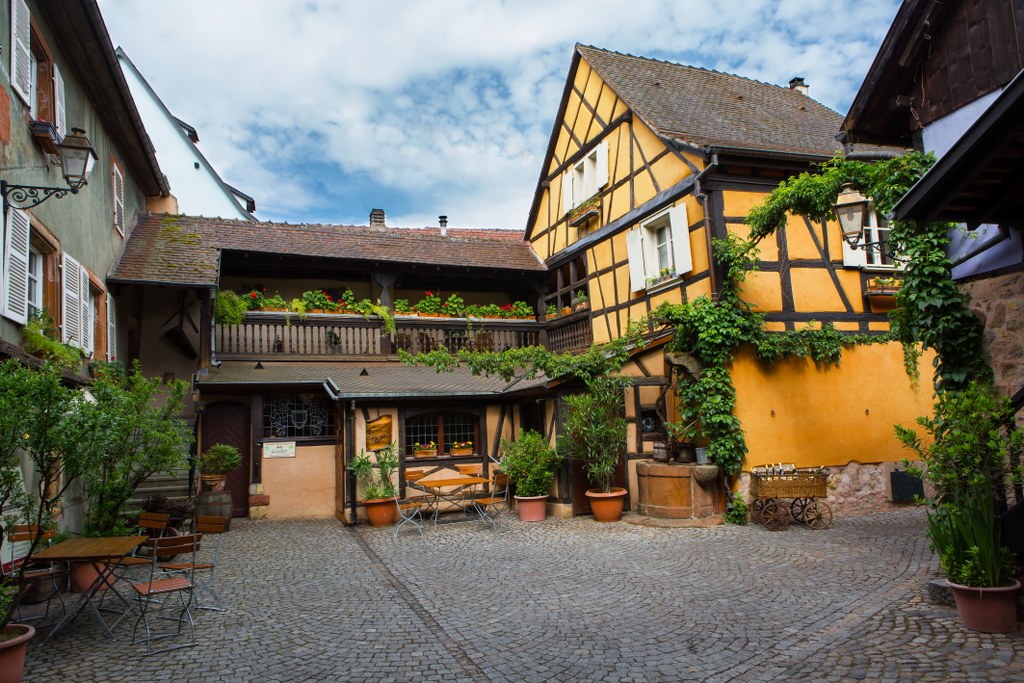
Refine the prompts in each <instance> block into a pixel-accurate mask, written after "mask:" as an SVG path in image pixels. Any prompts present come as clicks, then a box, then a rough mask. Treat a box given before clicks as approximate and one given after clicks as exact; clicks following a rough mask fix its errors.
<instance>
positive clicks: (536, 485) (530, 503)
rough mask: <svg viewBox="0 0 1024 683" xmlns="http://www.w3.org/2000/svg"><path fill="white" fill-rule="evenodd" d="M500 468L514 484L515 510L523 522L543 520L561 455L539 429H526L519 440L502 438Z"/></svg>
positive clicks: (560, 461) (560, 463) (560, 462)
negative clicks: (537, 430)
mask: <svg viewBox="0 0 1024 683" xmlns="http://www.w3.org/2000/svg"><path fill="white" fill-rule="evenodd" d="M501 451H502V456H501V469H502V470H503V471H504V472H505V473H506V474H508V480H509V483H510V484H511V485H512V486H513V487H515V492H516V493H515V499H516V510H517V511H518V512H519V519H520V520H521V521H523V522H543V521H544V518H545V517H546V516H547V499H548V492H549V491H550V490H551V484H553V483H554V481H555V475H556V474H558V468H559V467H560V466H561V465H562V460H563V458H562V455H561V454H560V453H559V452H558V451H557V450H555V449H554V448H551V446H550V445H549V444H548V442H547V439H545V438H544V437H543V436H541V435H540V434H539V433H538V432H535V431H532V430H528V431H525V432H523V433H522V434H521V435H520V436H519V438H518V439H517V440H516V441H506V440H504V439H502V440H501Z"/></svg>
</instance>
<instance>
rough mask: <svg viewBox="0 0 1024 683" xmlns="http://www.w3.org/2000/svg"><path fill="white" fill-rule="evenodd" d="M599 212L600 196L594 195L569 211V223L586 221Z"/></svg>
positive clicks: (576, 223)
mask: <svg viewBox="0 0 1024 683" xmlns="http://www.w3.org/2000/svg"><path fill="white" fill-rule="evenodd" d="M600 214H601V196H600V195H594V196H593V197H591V198H590V199H588V200H586V201H585V202H583V203H582V204H580V205H579V206H577V207H576V208H574V209H573V210H572V211H570V212H569V225H572V226H576V225H580V224H582V223H586V222H587V221H589V220H590V219H591V218H594V217H596V216H599V215H600Z"/></svg>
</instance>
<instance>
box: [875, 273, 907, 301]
mask: <svg viewBox="0 0 1024 683" xmlns="http://www.w3.org/2000/svg"><path fill="white" fill-rule="evenodd" d="M902 286H903V280H901V279H900V278H896V277H882V276H879V277H873V278H870V279H869V280H868V284H867V288H868V295H869V296H872V295H875V294H881V295H886V296H892V295H894V294H895V293H896V292H898V291H899V290H900V287H902Z"/></svg>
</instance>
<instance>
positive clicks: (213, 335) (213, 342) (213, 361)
mask: <svg viewBox="0 0 1024 683" xmlns="http://www.w3.org/2000/svg"><path fill="white" fill-rule="evenodd" d="M216 310H217V290H215V289H211V290H210V311H211V313H210V365H211V366H213V367H215V368H219V367H220V361H219V360H217V321H216V320H214V319H213V316H214V315H216V313H215V312H216Z"/></svg>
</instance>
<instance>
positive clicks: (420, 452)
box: [412, 441, 437, 458]
mask: <svg viewBox="0 0 1024 683" xmlns="http://www.w3.org/2000/svg"><path fill="white" fill-rule="evenodd" d="M412 454H413V455H414V456H415V457H417V458H436V457H437V443H435V442H433V441H428V442H427V443H419V442H416V443H414V444H413V446H412Z"/></svg>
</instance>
